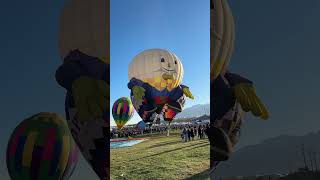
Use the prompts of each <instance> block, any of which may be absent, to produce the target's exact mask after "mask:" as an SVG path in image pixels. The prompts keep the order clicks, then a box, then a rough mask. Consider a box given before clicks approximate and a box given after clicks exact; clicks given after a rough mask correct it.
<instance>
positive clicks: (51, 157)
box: [7, 113, 78, 180]
mask: <svg viewBox="0 0 320 180" xmlns="http://www.w3.org/2000/svg"><path fill="white" fill-rule="evenodd" d="M77 162H78V148H77V146H76V144H75V143H74V141H73V139H72V136H71V134H70V131H69V129H68V125H67V123H66V121H65V120H64V119H63V118H61V117H60V116H59V115H57V114H55V113H39V114H36V115H33V116H32V117H29V118H27V119H26V120H24V121H22V122H21V123H20V124H19V125H18V126H17V127H16V128H15V130H14V131H13V133H12V135H11V137H10V139H9V142H8V147H7V168H8V171H9V175H10V178H11V179H12V180H29V179H30V180H31V179H32V180H41V179H52V180H66V179H69V178H70V176H71V175H72V173H73V171H74V169H75V167H76V164H77Z"/></svg>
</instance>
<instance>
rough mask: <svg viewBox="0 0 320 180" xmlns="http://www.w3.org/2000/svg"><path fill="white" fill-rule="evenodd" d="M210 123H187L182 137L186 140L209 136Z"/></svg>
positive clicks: (182, 131)
mask: <svg viewBox="0 0 320 180" xmlns="http://www.w3.org/2000/svg"><path fill="white" fill-rule="evenodd" d="M208 130H209V124H205V125H185V126H184V127H183V129H182V130H181V139H182V141H184V142H187V141H191V140H192V141H193V140H194V139H195V138H197V139H205V138H207V137H208Z"/></svg>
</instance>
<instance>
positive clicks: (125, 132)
mask: <svg viewBox="0 0 320 180" xmlns="http://www.w3.org/2000/svg"><path fill="white" fill-rule="evenodd" d="M200 126H201V127H202V126H204V127H205V125H192V124H191V123H189V124H186V123H174V124H171V125H170V131H171V130H172V131H175V130H180V131H182V130H184V128H186V127H194V128H196V127H197V128H198V127H200ZM204 127H202V129H204ZM200 129H201V128H200ZM167 130H168V126H167V125H166V124H161V125H154V126H152V127H146V128H145V129H144V130H141V129H138V128H136V127H128V126H126V127H123V128H122V129H121V130H119V129H116V128H114V129H112V130H111V132H110V138H111V139H114V138H128V137H129V136H130V137H134V136H138V135H145V134H153V133H159V134H166V133H167ZM198 132H199V130H196V131H194V133H193V134H194V136H197V135H198ZM201 132H204V131H203V130H200V135H201V138H203V134H204V133H201ZM199 137H200V136H199ZM190 138H191V134H190Z"/></svg>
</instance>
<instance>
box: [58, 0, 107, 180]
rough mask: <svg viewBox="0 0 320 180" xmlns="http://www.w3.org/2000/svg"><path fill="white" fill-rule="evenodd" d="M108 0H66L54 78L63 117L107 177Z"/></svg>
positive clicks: (85, 152)
mask: <svg viewBox="0 0 320 180" xmlns="http://www.w3.org/2000/svg"><path fill="white" fill-rule="evenodd" d="M109 3H110V1H109V0H69V1H66V5H65V7H64V8H63V11H62V13H61V18H60V26H59V50H60V57H61V59H62V60H63V64H62V65H61V66H60V67H59V68H58V69H57V71H56V80H57V82H58V84H59V85H60V86H62V87H63V88H65V89H66V90H67V94H66V100H65V110H66V118H67V122H68V126H69V129H70V131H71V133H72V136H73V138H74V140H75V142H76V143H77V145H78V147H79V149H80V150H81V152H82V154H83V156H84V158H85V159H86V160H87V161H88V162H89V164H90V165H91V167H92V169H93V170H94V171H95V172H96V174H97V175H98V176H99V178H100V179H109V164H110V157H109V149H110V133H109V131H110V110H109V109H110V108H109V106H110V104H109V103H110V100H109V85H110V69H109V62H110V50H109V49H110V46H109V22H110V18H109V6H110V5H109Z"/></svg>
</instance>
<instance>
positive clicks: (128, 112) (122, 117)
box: [112, 97, 134, 129]
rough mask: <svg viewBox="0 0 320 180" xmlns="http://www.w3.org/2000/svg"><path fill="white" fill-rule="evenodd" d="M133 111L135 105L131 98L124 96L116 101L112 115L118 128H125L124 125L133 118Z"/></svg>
mask: <svg viewBox="0 0 320 180" xmlns="http://www.w3.org/2000/svg"><path fill="white" fill-rule="evenodd" d="M133 113H134V110H133V105H132V103H131V101H130V99H129V98H127V97H122V98H119V99H117V100H116V101H115V102H114V104H113V107H112V116H113V119H114V121H115V122H116V124H117V127H118V129H121V128H123V126H124V125H125V124H126V123H127V122H128V121H129V120H130V119H131V117H132V116H133Z"/></svg>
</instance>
